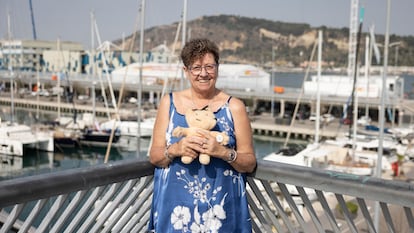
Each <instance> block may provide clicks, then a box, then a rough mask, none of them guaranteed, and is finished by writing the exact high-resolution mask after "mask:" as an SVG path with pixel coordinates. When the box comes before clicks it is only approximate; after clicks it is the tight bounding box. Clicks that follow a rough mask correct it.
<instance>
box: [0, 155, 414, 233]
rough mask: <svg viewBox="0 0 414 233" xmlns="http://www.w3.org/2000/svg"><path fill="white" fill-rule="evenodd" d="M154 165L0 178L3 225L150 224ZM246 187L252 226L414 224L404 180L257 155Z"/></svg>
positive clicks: (137, 228) (325, 228)
mask: <svg viewBox="0 0 414 233" xmlns="http://www.w3.org/2000/svg"><path fill="white" fill-rule="evenodd" d="M153 169H154V168H153V166H152V165H151V164H150V163H149V162H148V161H142V160H123V161H118V162H113V163H108V164H101V165H96V166H92V167H87V168H80V169H71V170H66V171H61V172H57V173H51V174H43V175H36V176H30V177H23V178H16V179H12V180H7V181H2V182H0V232H145V231H146V228H147V223H148V219H149V212H150V205H151V198H152V190H153V186H152V183H153V182H152V178H153V177H152V174H153ZM247 190H248V200H249V208H250V212H251V216H252V222H253V231H254V232H413V231H414V218H413V210H414V185H413V184H411V183H407V182H402V181H392V180H384V179H379V178H373V177H366V176H357V175H351V174H345V173H338V172H334V171H328V170H316V169H313V168H308V167H301V166H295V165H288V164H283V163H275V162H268V161H258V167H257V169H256V171H255V173H253V174H250V175H249V176H248V187H247ZM349 203H354V205H351V204H349ZM376 203H378V204H376ZM347 206H348V207H347ZM351 207H352V208H351ZM377 207H378V208H377ZM377 227H378V228H377ZM378 229H380V230H378Z"/></svg>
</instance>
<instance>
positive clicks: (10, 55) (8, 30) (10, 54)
mask: <svg viewBox="0 0 414 233" xmlns="http://www.w3.org/2000/svg"><path fill="white" fill-rule="evenodd" d="M7 34H8V35H7V36H8V39H9V72H10V100H11V106H10V107H11V110H10V111H11V113H10V117H11V119H10V122H11V123H14V98H13V89H14V88H13V82H14V79H13V76H14V72H13V64H12V62H13V57H12V49H11V48H12V43H13V41H12V32H11V23H10V12H8V14H7Z"/></svg>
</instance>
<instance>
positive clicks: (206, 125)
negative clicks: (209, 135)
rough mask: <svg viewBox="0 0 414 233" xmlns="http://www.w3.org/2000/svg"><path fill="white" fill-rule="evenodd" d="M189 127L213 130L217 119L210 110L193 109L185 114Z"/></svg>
mask: <svg viewBox="0 0 414 233" xmlns="http://www.w3.org/2000/svg"><path fill="white" fill-rule="evenodd" d="M185 119H186V121H187V123H188V126H189V127H197V128H202V129H212V128H214V126H215V125H216V117H215V116H214V114H213V113H212V112H211V111H209V110H199V109H191V110H188V111H187V112H186V114H185Z"/></svg>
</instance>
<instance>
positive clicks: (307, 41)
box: [114, 15, 414, 67]
mask: <svg viewBox="0 0 414 233" xmlns="http://www.w3.org/2000/svg"><path fill="white" fill-rule="evenodd" d="M177 26H178V22H177V23H173V24H171V25H163V26H157V27H152V28H149V29H146V30H145V32H144V38H145V42H144V48H145V50H150V49H151V48H154V47H156V46H159V45H160V44H164V43H165V44H166V45H167V46H169V48H172V47H173V43H174V38H175V37H176V33H177ZM363 28H368V26H365V27H363ZM318 30H322V31H323V41H324V42H323V60H324V64H325V66H330V67H346V65H347V63H348V40H349V28H339V29H338V28H327V27H325V26H322V27H311V26H310V25H309V24H304V23H286V22H280V21H271V20H266V19H258V18H249V17H242V16H235V15H215V16H203V17H201V18H197V19H194V20H192V21H189V22H187V31H188V36H187V38H188V37H191V38H196V37H208V38H210V39H212V40H213V41H215V42H216V43H218V45H219V47H220V51H221V59H220V60H221V63H230V62H231V63H250V64H256V65H260V66H269V67H270V66H271V65H276V66H289V67H298V66H300V65H301V64H302V65H303V63H305V62H307V61H308V60H309V58H310V56H311V52H312V49H313V46H314V43H315V42H316V40H317V35H318ZM363 31H364V30H363ZM366 31H368V29H367V30H366ZM138 34H139V32H138V33H137V35H136V36H135V41H134V44H135V45H139V36H138ZM366 35H369V33H367V32H363V33H362V36H361V38H363V39H361V45H360V52H359V54H360V56H361V57H360V58H359V61H363V60H364V59H363V58H364V55H363V54H364V52H363V49H364V48H365V45H364V43H365V39H364V38H365V36H366ZM178 36H179V39H178V40H177V44H176V45H175V48H178V49H179V48H181V32H180V33H179V35H178ZM132 38H133V36H132V35H130V36H129V37H127V38H126V39H125V43H126V46H127V47H125V48H128V47H129V46H128V45H129V44H130V43H131V40H132ZM383 41H384V35H376V42H377V44H381V43H382V44H383ZM396 41H398V42H401V43H400V44H399V46H393V47H391V48H390V50H389V62H388V64H389V65H395V61H396V60H397V59H398V60H397V62H398V65H399V66H414V56H413V52H414V37H413V36H397V35H391V36H390V43H392V42H396ZM114 43H115V44H121V43H122V40H117V41H115V42H114ZM135 48H137V46H135ZM272 48H273V51H274V58H275V59H274V64H272ZM380 49H381V48H380ZM394 49H395V51H396V52H395V53H394ZM177 53H178V51H177ZM381 53H382V52H381ZM315 57H316V56H315ZM396 58H397V59H396ZM315 59H316V58H314V61H315ZM381 62H382V61H381ZM379 65H381V64H379Z"/></svg>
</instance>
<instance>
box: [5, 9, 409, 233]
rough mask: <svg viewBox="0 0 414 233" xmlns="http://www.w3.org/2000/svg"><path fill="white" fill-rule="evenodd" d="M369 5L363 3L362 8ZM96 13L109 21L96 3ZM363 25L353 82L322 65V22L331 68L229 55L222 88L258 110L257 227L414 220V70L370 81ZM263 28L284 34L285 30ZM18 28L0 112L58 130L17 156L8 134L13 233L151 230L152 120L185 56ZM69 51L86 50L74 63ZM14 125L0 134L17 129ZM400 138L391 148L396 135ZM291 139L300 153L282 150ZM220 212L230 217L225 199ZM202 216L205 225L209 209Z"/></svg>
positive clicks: (375, 226) (29, 127) (349, 228)
mask: <svg viewBox="0 0 414 233" xmlns="http://www.w3.org/2000/svg"><path fill="white" fill-rule="evenodd" d="M353 3H355V1H353ZM357 8H358V7H357V4H356V5H354V6H353V5H351V17H353V16H354V18H355V19H356V18H357V15H358V14H357V13H356V12H357ZM144 9H145V8H144ZM185 9H186V8H185ZM140 13H141V14H142V13H143V12H142V11H141V10H140ZM185 14H186V13H185V12H183V15H185ZM91 21H93V23H94V25H93V26H92V27H97V25H96V21H95V18H94V15H93V14H91ZM184 21H185V17H183V31H184V32H185V31H186V30H187V29H186V28H185V26H186V25H185V23H184ZM142 22H143V20H142ZM33 25H34V24H33ZM179 26H180V25H179ZM356 27H357V25H356V20H354V21H352V20H351V28H350V33H349V34H350V38H349V39H350V41H349V48H350V50H349V62H348V63H349V64H348V65H349V67H348V72H349V71H352V72H353V70H355V79H354V80H353V79H352V78H351V76H352V75H343V74H341V73H335V74H326V75H323V76H321V75H320V71H321V70H320V65H321V59H320V58H321V51H322V48H321V42H322V32H321V31H320V32H319V33H320V34H319V35H320V36H319V42H320V44H319V46H318V47H319V48H318V49H319V58H318V68H319V69H318V75H315V74H311V75H310V76H309V77H307V79H305V78H304V76H305V74H304V70H302V71H301V72H299V73H298V74H297V76H296V79H290V80H289V82H288V83H283V82H281V80H283V79H284V78H285V77H287V76H290V75H292V74H291V73H289V74H285V73H277V72H275V69H274V67H273V65H272V69H271V70H267V71H265V70H264V69H262V68H261V67H256V66H253V65H250V64H244V65H241V64H232V63H229V64H220V72H219V73H220V74H222V76H220V77H219V80H218V81H217V85H218V87H219V88H221V89H223V90H224V91H226V92H227V93H229V94H230V95H232V96H235V97H238V98H240V99H241V100H242V101H243V102H245V104H246V110H247V111H248V113H249V117H250V120H251V127H252V130H253V137H254V141H253V143H254V149H255V154H256V156H257V161H258V162H257V167H256V169H255V171H254V172H253V173H249V174H247V185H246V192H245V193H243V195H246V196H247V200H248V207H249V212H250V215H251V222H252V230H253V232H255V233H258V232H306V233H313V232H318V233H319V232H337V233H339V232H376V233H382V232H383V230H387V229H388V231H389V232H412V231H413V230H414V224H413V223H414V218H413V210H414V196H413V195H412V190H413V189H414V184H413V181H414V161H413V158H414V153H413V154H409V153H408V152H407V151H408V148H409V147H412V146H413V145H412V143H413V142H414V141H413V138H414V123H413V119H414V100H413V99H411V98H410V97H411V96H412V95H411V94H413V93H414V91H413V87H414V85H413V83H414V76H413V75H412V74H405V73H403V74H401V75H402V76H393V75H391V74H389V75H387V73H386V72H387V68H386V64H385V68H384V72H385V75H384V76H381V75H380V76H372V77H371V79H368V77H367V78H366V79H365V80H364V81H363V82H360V81H358V82H357V79H356V77H357V76H358V75H359V74H357V70H358V67H357V66H358V62H357V59H356V58H357V57H358V49H356V50H355V46H356V48H358V46H357V45H359V44H358V42H357V41H356V36H357V33H356ZM94 29H95V30H96V33H97V28H94ZM141 29H142V30H143V27H142V28H141ZM360 30H361V29H360ZM261 32H264V31H263V30H262V29H261ZM92 34H93V32H92ZM97 34H98V33H97ZM177 34H178V30H177ZM185 34H186V33H183V37H184V35H185ZM263 35H266V36H267V38H265V39H264V40H267V39H268V40H273V39H272V35H273V34H271V33H264V34H263ZM97 36H98V37H99V35H97ZM141 36H142V32H141ZM261 36H262V33H261V34H260V37H261ZM387 36H388V35H387ZM273 37H274V36H273ZM177 38H178V37H177ZM9 39H10V40H7V41H4V42H2V44H1V45H2V46H3V47H4V48H8V49H3V50H2V51H7V52H4V54H5V55H4V57H5V58H8V60H6V59H5V60H4V61H5V64H6V63H8V64H7V65H8V70H2V71H0V82H1V86H0V106H1V119H2V120H4V121H6V122H7V121H10V122H11V123H14V122H19V124H22V125H24V128H13V130H15V131H16V132H17V133H19V132H20V131H21V132H23V133H25V136H27V137H31V138H32V139H33V138H34V139H39V138H40V137H38V136H31V134H29V131H30V133H39V132H40V128H39V127H37V128H36V126H38V125H39V124H46V126H48V129H49V130H50V131H47V132H48V133H49V137H48V138H47V140H43V139H42V140H40V139H39V140H38V141H33V140H32V141H30V142H28V143H27V144H30V145H34V149H36V150H34V151H33V150H29V149H33V148H24V150H23V149H21V150H20V147H19V150H17V151H18V153H15V154H13V153H14V152H15V151H16V150H15V145H13V147H10V146H9V145H10V144H11V143H10V141H7V142H6V141H4V140H3V141H2V143H3V144H2V149H3V150H4V151H6V152H7V153H5V154H4V155H1V172H0V181H1V182H0V232H146V226H147V224H148V222H149V211H150V209H151V207H150V202H149V201H148V200H150V199H151V198H152V196H153V195H154V194H153V193H154V190H153V189H154V187H153V179H154V176H153V175H154V174H153V172H154V167H153V165H151V164H150V163H149V161H148V158H147V153H148V149H149V148H150V145H151V131H152V130H151V129H152V127H153V124H154V119H153V117H154V116H155V114H156V112H157V108H156V106H157V103H158V102H159V99H160V98H161V97H162V96H163V95H164V94H166V93H168V92H169V91H174V90H178V89H180V88H183V87H184V86H185V85H186V83H185V79H184V77H183V76H182V73H181V72H180V71H181V67H179V66H178V65H171V64H173V63H175V62H171V61H168V62H169V63H153V62H145V63H143V62H142V61H141V62H135V61H137V60H140V59H139V58H138V53H133V54H129V55H127V56H129V57H128V59H129V60H130V62H131V64H124V63H123V59H122V56H125V55H126V54H127V53H124V52H125V51H123V52H122V53H120V54H119V56H117V58H115V59H118V57H119V58H120V59H119V60H117V62H118V63H116V65H115V66H110V67H108V64H111V63H112V62H113V61H114V60H111V61H110V62H109V63H107V61H106V60H105V59H106V56H107V55H108V54H109V53H107V54H105V52H103V49H102V48H103V47H101V46H100V49H99V50H100V51H87V52H85V51H81V49H80V48H79V46H78V44H76V43H74V44H72V43H66V42H65V43H60V40H58V43H57V45H56V44H55V45H54V43H53V42H44V43H39V42H38V41H36V40H34V41H23V40H11V38H9ZM142 39H143V36H142V38H141V42H143V41H142ZM261 39H262V38H261ZM99 40H100V39H99ZM183 41H185V38H183ZM386 42H388V41H386ZM386 42H384V47H385V48H386V49H385V50H386V51H387V49H388V46H387V43H386ZM99 43H101V42H100V41H99ZM272 43H273V41H272ZM102 45H104V44H102ZM107 45H108V48H109V47H110V46H111V44H110V43H108V44H107ZM315 45H316V44H315ZM174 46H175V44H174ZM36 47H37V48H40V47H42V49H33V48H36ZM62 47H64V50H62ZM140 47H141V48H140V50H141V52H140V54H139V56H140V57H141V58H142V55H143V54H142V52H143V51H142V50H143V48H142V45H141V46H140ZM20 48H22V49H21V50H20ZM23 48H24V49H23ZM29 48H31V49H29ZM315 48H316V47H315ZM19 50H20V51H21V52H20V53H18V52H17V51H19ZM23 51H24V52H23ZM95 52H97V53H95ZM151 52H152V51H151ZM278 52H279V51H278ZM13 53H14V54H15V56H14V57H13V55H12V54H13ZM173 53H174V51H173ZM301 53H302V51H301ZM16 54H18V55H20V56H17V55H16ZM37 55H39V56H37ZM273 55H274V51H273V47H272V56H273ZM386 55H387V54H386ZM65 56H66V57H73V58H71V59H67V61H66V64H62V62H61V58H64V57H65ZM157 56H158V54H154V57H157ZM168 56H170V55H168ZM301 56H302V55H301ZM10 58H13V60H15V61H17V62H15V63H14V64H13V62H12V59H10ZM41 59H45V60H42V61H41ZM111 59H113V58H111ZM354 59H355V60H354ZM141 60H144V59H141ZM272 60H274V59H273V58H272ZM43 61H46V62H43ZM92 61H94V62H92ZM95 61H98V63H99V64H95ZM41 62H43V64H44V66H43V67H39V65H38V64H40V63H41ZM272 62H273V63H274V61H272ZM311 62H312V61H311ZM395 63H397V62H395ZM177 64H178V63H177ZM111 65H112V64H111ZM395 65H396V64H395ZM64 67H66V68H64ZM97 68H98V70H96V69H97ZM361 70H362V68H361ZM51 71H52V72H51ZM95 71H98V73H95ZM201 71H202V68H201ZM180 73H181V75H180ZM361 74H362V73H361ZM365 74H368V72H365ZM306 75H307V74H306ZM102 78H104V79H105V80H106V81H102ZM302 78H303V79H302ZM286 80H287V79H286ZM294 82H296V85H292V86H291V85H290V84H292V83H294ZM410 85H411V86H410ZM124 91H125V92H124ZM121 94H123V95H121ZM384 97H385V98H384ZM384 112H385V113H386V114H384ZM83 120H86V121H83ZM51 122H52V123H51ZM141 124H142V125H141ZM69 126H70V127H69ZM140 127H142V128H140ZM384 127H385V128H384ZM46 128H47V127H46ZM1 129H3V130H5V133H3V134H1V132H0V136H2V135H3V137H4V136H6V137H10V136H11V135H13V131H7V127H2V128H1ZM42 129H44V128H42ZM402 129H406V130H407V131H403V130H402ZM33 130H34V131H33ZM382 130H384V131H382ZM52 132H53V137H50V136H51V135H52V134H51V133H52ZM42 133H44V132H42ZM72 133H73V134H72ZM384 134H385V135H386V137H387V138H383V136H384ZM357 137H363V138H364V139H367V140H366V141H363V140H360V138H358V139H357ZM378 137H379V139H378V140H376V141H375V140H373V138H378ZM18 139H19V140H18V141H19V142H22V141H25V140H26V138H25V137H23V136H21V137H19V138H18ZM58 139H59V140H60V141H59V143H57V142H58ZM388 139H392V140H390V141H392V145H391V146H390V147H388V144H387V145H386V146H385V144H383V143H385V142H386V141H387V142H388ZM46 141H47V142H49V144H48V145H47V146H46V147H44V148H43V150H37V149H39V145H41V143H43V142H46ZM51 141H53V143H52V144H53V145H54V147H51V146H50V142H51ZM394 143H396V144H394ZM383 146H384V147H383ZM397 147H398V148H397ZM401 147H403V148H404V149H401ZM292 148H294V149H295V151H296V152H295V153H291V154H283V153H281V151H289V152H292V151H293V150H291V149H292ZM318 149H320V150H318ZM20 151H22V153H20ZM385 151H390V152H391V153H390V154H391V156H389V157H390V158H389V157H387V156H385V154H384V153H385ZM12 152H13V153H12ZM406 152H407V153H406ZM167 156H168V155H167ZM379 156H382V157H381V158H380V157H379ZM289 161H290V162H289ZM292 161H293V162H292ZM381 163H382V166H380V165H381ZM362 164H363V166H362ZM343 165H345V166H343ZM360 165H361V166H360ZM344 167H346V168H344ZM183 175H184V174H183ZM185 175H187V174H185ZM225 175H226V176H227V175H230V176H232V174H225ZM233 176H234V175H233ZM233 179H234V180H233V182H234V184H236V183H235V182H240V180H239V179H240V177H236V176H234V177H233ZM191 185H193V184H191ZM219 188H221V187H219ZM219 188H218V189H219ZM226 196H227V194H226ZM222 205H224V199H223V202H222ZM211 214H212V215H214V216H215V218H220V214H217V213H214V209H212V212H211ZM223 214H224V215H225V214H226V213H223ZM190 215H191V214H189V216H190ZM192 217H194V218H195V222H196V223H197V222H200V219H201V218H205V217H206V216H204V215H203V216H200V215H197V214H194V216H191V218H192ZM401 219H404V220H401ZM180 221H181V220H180V219H179V218H178V222H177V223H176V224H183V223H182V222H180ZM203 221H204V220H203ZM192 227H193V226H192ZM187 230H188V231H190V230H194V229H193V228H191V229H190V228H188V229H187V228H186V229H185V231H186V232H187ZM198 230H201V229H198Z"/></svg>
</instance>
